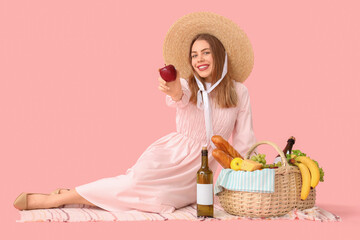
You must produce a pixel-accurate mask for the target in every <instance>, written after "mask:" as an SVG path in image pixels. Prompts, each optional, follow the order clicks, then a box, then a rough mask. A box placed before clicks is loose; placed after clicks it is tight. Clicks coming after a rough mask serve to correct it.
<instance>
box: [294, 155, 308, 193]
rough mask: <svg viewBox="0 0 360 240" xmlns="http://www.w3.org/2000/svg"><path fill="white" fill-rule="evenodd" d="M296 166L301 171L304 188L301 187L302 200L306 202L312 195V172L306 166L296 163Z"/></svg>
mask: <svg viewBox="0 0 360 240" xmlns="http://www.w3.org/2000/svg"><path fill="white" fill-rule="evenodd" d="M295 165H296V166H297V167H298V168H299V169H300V173H301V179H302V186H301V200H306V198H307V197H308V196H309V193H310V180H311V175H310V170H309V169H308V167H307V166H306V165H305V164H302V163H297V162H295Z"/></svg>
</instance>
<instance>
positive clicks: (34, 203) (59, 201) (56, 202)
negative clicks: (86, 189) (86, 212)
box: [27, 189, 95, 209]
mask: <svg viewBox="0 0 360 240" xmlns="http://www.w3.org/2000/svg"><path fill="white" fill-rule="evenodd" d="M27 204H28V205H27V206H28V208H29V209H37V208H54V207H59V206H61V205H65V204H86V205H90V206H95V205H94V204H92V203H91V202H89V201H87V200H86V199H85V198H83V197H82V196H80V194H78V193H77V192H76V190H75V189H71V190H70V191H61V194H49V195H45V194H29V195H28V196H27Z"/></svg>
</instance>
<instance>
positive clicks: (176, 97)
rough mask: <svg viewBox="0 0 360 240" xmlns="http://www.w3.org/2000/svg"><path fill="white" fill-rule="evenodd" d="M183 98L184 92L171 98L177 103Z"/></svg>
mask: <svg viewBox="0 0 360 240" xmlns="http://www.w3.org/2000/svg"><path fill="white" fill-rule="evenodd" d="M182 96H183V91H181V92H179V93H178V94H176V95H175V96H171V98H172V100H174V101H175V102H178V101H180V100H181V98H182Z"/></svg>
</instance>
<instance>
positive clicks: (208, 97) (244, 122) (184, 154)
mask: <svg viewBox="0 0 360 240" xmlns="http://www.w3.org/2000/svg"><path fill="white" fill-rule="evenodd" d="M189 26H191V27H189ZM163 47H164V48H163V53H164V59H165V62H166V63H167V64H173V65H174V66H175V67H176V68H177V73H178V74H177V79H176V80H175V81H173V82H165V81H164V80H163V79H161V77H159V89H160V90H161V91H162V92H164V93H165V94H166V104H167V105H168V106H170V107H174V108H176V110H177V111H176V131H175V132H172V133H170V134H168V135H166V136H164V137H162V138H160V139H159V140H157V141H155V142H154V143H153V144H151V145H150V146H149V147H148V148H147V149H146V150H145V151H144V153H143V154H142V155H141V156H140V158H139V159H138V160H137V161H136V163H135V165H134V166H133V167H131V168H129V169H128V170H127V171H126V173H125V174H122V175H118V176H115V177H108V178H103V179H99V180H97V181H95V182H90V183H88V184H84V185H81V186H78V187H76V188H75V189H71V190H68V189H58V190H56V191H54V192H53V193H52V194H28V193H22V194H20V196H19V197H18V198H17V199H16V200H15V202H14V206H15V207H16V208H17V209H19V210H24V209H36V208H53V207H59V206H61V205H64V204H88V205H93V206H98V207H100V208H103V209H105V210H108V211H120V210H128V209H136V210H141V211H147V212H156V213H169V212H173V211H174V210H175V209H177V208H181V207H184V206H186V205H189V204H192V203H195V202H196V172H197V170H198V169H199V167H200V152H201V149H202V147H203V146H204V145H206V146H207V148H208V150H209V153H210V154H209V166H210V168H211V169H212V170H213V171H214V172H215V171H216V168H217V166H218V163H217V162H216V161H215V160H214V158H213V157H212V156H211V151H212V149H213V146H212V143H211V141H210V139H211V137H212V136H213V135H215V134H216V135H221V136H223V137H224V138H225V139H229V138H230V137H231V136H232V140H233V146H234V148H235V149H237V150H238V152H240V154H243V155H245V153H246V152H247V150H248V149H249V148H250V147H251V146H252V145H253V144H254V143H255V142H256V139H255V136H254V132H253V126H252V115H251V106H250V97H249V94H248V91H247V88H246V87H245V85H243V84H242V82H244V81H245V79H246V78H247V77H248V76H249V74H250V72H251V70H252V66H253V53H252V48H251V44H250V42H249V40H248V38H247V37H246V35H245V33H244V32H243V31H242V30H241V29H240V28H239V27H238V26H237V25H236V24H235V23H233V22H232V21H230V20H229V19H226V18H224V17H222V16H220V15H217V14H214V13H207V12H200V13H192V14H188V15H186V16H184V17H182V18H181V19H179V20H178V21H177V22H176V23H175V24H174V25H173V26H172V27H171V28H170V30H169V32H168V33H167V35H166V38H165V41H164V46H163ZM180 76H181V77H180ZM185 78H187V79H188V80H186V79H185Z"/></svg>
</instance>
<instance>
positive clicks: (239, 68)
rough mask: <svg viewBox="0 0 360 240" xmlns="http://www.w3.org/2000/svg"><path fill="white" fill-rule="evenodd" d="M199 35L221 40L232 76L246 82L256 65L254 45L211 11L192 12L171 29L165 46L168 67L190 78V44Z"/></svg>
mask: <svg viewBox="0 0 360 240" xmlns="http://www.w3.org/2000/svg"><path fill="white" fill-rule="evenodd" d="M199 33H208V34H211V35H213V36H215V37H217V38H218V39H219V40H220V41H221V43H222V44H223V45H224V47H225V50H226V52H227V54H228V59H229V66H228V72H229V73H230V76H231V77H232V79H234V80H236V81H238V82H244V81H245V80H246V78H247V77H248V76H249V75H250V73H251V70H252V68H253V65H254V53H253V49H252V46H251V43H250V41H249V39H248V37H247V36H246V34H245V33H244V31H242V30H241V29H240V28H239V26H238V25H237V24H236V23H234V22H232V21H231V20H229V19H227V18H225V17H223V16H220V15H217V14H215V13H211V12H195V13H190V14H188V15H185V16H183V17H181V18H180V19H178V20H177V21H176V22H175V23H174V24H173V25H172V26H171V27H170V29H169V31H168V33H167V34H166V37H165V40H164V45H163V56H164V60H165V64H173V65H174V66H175V67H176V69H178V70H179V71H180V75H181V77H184V78H188V77H189V76H190V74H191V73H192V67H191V66H190V64H189V60H188V58H189V51H190V44H191V41H192V40H193V39H194V37H195V36H196V35H197V34H199Z"/></svg>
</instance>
